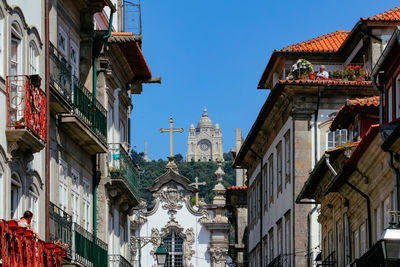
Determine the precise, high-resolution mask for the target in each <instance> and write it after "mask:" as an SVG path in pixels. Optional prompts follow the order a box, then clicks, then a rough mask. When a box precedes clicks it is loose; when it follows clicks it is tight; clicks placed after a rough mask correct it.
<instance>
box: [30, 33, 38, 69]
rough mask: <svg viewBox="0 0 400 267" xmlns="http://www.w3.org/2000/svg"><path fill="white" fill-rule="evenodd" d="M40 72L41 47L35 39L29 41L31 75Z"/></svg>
mask: <svg viewBox="0 0 400 267" xmlns="http://www.w3.org/2000/svg"><path fill="white" fill-rule="evenodd" d="M33 74H39V49H38V47H37V45H36V43H35V41H33V40H32V41H30V42H29V75H33Z"/></svg>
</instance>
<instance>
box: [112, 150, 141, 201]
mask: <svg viewBox="0 0 400 267" xmlns="http://www.w3.org/2000/svg"><path fill="white" fill-rule="evenodd" d="M108 151H109V155H108V161H109V173H110V177H111V179H121V180H123V181H124V182H125V183H126V184H127V185H128V186H129V188H130V189H131V190H132V191H133V193H134V194H135V195H136V196H137V195H138V193H139V171H138V167H137V166H136V164H135V163H134V162H133V159H132V158H131V156H130V155H129V154H128V152H127V151H126V150H125V149H124V147H123V146H122V145H121V144H119V143H112V144H108Z"/></svg>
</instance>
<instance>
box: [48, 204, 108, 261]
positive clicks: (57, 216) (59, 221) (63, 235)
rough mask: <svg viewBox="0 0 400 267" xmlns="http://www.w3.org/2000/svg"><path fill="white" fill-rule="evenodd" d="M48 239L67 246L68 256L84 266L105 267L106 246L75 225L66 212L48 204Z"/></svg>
mask: <svg viewBox="0 0 400 267" xmlns="http://www.w3.org/2000/svg"><path fill="white" fill-rule="evenodd" d="M50 238H51V240H52V241H54V242H57V243H62V244H68V246H69V251H68V255H69V256H70V257H71V259H72V260H73V261H75V262H78V263H80V264H83V265H84V266H92V267H97V266H99V267H103V266H104V267H107V249H108V248H107V244H106V243H105V242H103V241H101V240H100V239H98V238H96V237H95V236H94V235H93V234H92V233H90V232H89V231H87V230H85V229H84V228H83V227H81V226H80V225H78V224H77V223H74V222H72V217H71V215H69V214H68V213H67V212H65V211H64V210H62V209H61V208H59V207H58V206H56V205H55V204H53V203H50Z"/></svg>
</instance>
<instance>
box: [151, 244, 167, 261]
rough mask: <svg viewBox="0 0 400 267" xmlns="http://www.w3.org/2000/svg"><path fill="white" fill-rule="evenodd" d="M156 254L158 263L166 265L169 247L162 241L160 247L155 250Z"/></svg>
mask: <svg viewBox="0 0 400 267" xmlns="http://www.w3.org/2000/svg"><path fill="white" fill-rule="evenodd" d="M154 254H155V255H156V259H157V265H161V266H164V264H165V261H166V260H167V256H168V251H167V249H166V248H165V247H164V246H163V243H161V244H160V245H159V246H158V248H157V249H156V252H154Z"/></svg>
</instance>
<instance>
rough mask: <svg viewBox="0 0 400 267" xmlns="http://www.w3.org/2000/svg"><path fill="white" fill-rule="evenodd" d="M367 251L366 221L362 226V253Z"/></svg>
mask: <svg viewBox="0 0 400 267" xmlns="http://www.w3.org/2000/svg"><path fill="white" fill-rule="evenodd" d="M366 251H367V242H366V231H365V223H363V224H362V225H361V226H360V255H362V254H364V252H366Z"/></svg>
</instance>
